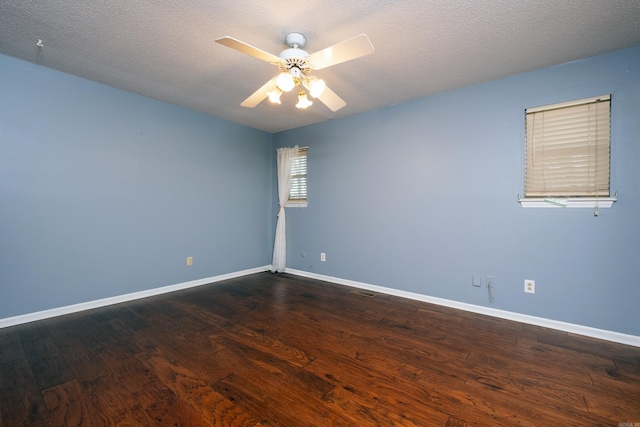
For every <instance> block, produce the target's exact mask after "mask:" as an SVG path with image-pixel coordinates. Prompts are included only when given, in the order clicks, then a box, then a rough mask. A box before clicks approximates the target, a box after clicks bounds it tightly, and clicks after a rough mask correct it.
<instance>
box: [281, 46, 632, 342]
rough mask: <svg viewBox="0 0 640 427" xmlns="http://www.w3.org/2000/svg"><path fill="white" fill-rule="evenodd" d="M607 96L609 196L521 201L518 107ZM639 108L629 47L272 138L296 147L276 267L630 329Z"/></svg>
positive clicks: (521, 122) (628, 331) (521, 135)
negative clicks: (298, 160)
mask: <svg viewBox="0 0 640 427" xmlns="http://www.w3.org/2000/svg"><path fill="white" fill-rule="evenodd" d="M607 93H610V94H612V112H611V115H612V137H611V138H612V153H611V155H612V171H611V189H612V193H613V192H616V191H618V192H619V200H618V201H617V202H616V203H614V206H613V208H611V209H601V210H600V215H599V216H598V217H594V211H593V210H592V209H562V208H554V209H524V208H522V207H521V206H520V204H519V203H518V202H517V197H518V194H519V193H520V194H522V192H523V165H524V110H525V108H527V107H535V106H540V105H546V104H552V103H557V102H563V101H569V100H573V99H580V98H586V97H590V96H596V95H602V94H607ZM639 114H640V47H637V48H632V49H628V50H623V51H619V52H615V53H612V54H608V55H603V56H599V57H595V58H590V59H587V60H583V61H577V62H572V63H568V64H564V65H561V66H557V67H553V68H549V69H544V70H539V71H535V72H531V73H526V74H522V75H518V76H514V77H511V78H507V79H501V80H497V81H492V82H488V83H485V84H481V85H477V86H473V87H468V88H464V89H460V90H457V91H452V92H448V93H442V94H438V95H435V96H430V97H427V98H423V99H418V100H414V101H411V102H406V103H403V104H399V105H395V106H392V107H388V108H384V109H379V110H375V111H370V112H366V113H363V114H358V115H355V116H350V117H347V118H344V119H340V120H334V121H330V122H325V123H321V124H317V125H313V126H308V127H305V128H300V129H295V130H292V131H287V132H282V133H279V134H276V135H275V136H274V141H275V146H276V147H280V146H293V145H295V144H296V143H298V142H299V141H304V145H308V146H309V154H308V155H309V159H308V162H309V174H308V180H309V182H308V189H309V206H308V207H307V208H302V209H299V208H291V209H288V210H287V223H288V224H287V227H288V229H287V234H288V239H287V245H288V254H287V256H288V260H287V266H288V267H290V268H293V269H296V270H301V271H306V272H310V273H316V274H321V275H325V276H329V277H336V278H341V279H346V280H354V281H358V282H363V283H368V284H372V285H379V286H383V287H386V288H393V289H398V290H402V291H408V292H413V293H417V294H421V295H428V296H432V297H439V298H444V299H448V300H453V301H457V302H462V303H469V304H474V305H478V306H487V307H493V308H496V309H500V310H505V311H510V312H515V313H520V314H525V315H530V316H536V317H540V318H546V319H551V320H556V321H562V322H568V323H573V324H578V325H583V326H589V327H594V328H599V329H604V330H609V331H615V332H620V333H624V334H631V335H636V336H640V306H639V301H640V285H639V284H640V279H639V278H638V274H637V272H638V267H637V266H638V263H639V262H640V167H639V165H640V120H638V118H639V117H640V116H639ZM320 252H325V253H326V254H327V260H326V262H320ZM474 274H480V275H482V276H494V278H495V290H494V294H495V300H494V301H493V302H490V301H489V297H488V292H487V289H486V287H485V288H476V287H473V286H472V285H471V282H472V275H474ZM524 279H533V280H535V281H536V293H535V294H534V295H531V294H525V293H524V292H523V281H524Z"/></svg>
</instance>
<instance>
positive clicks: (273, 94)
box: [267, 87, 282, 104]
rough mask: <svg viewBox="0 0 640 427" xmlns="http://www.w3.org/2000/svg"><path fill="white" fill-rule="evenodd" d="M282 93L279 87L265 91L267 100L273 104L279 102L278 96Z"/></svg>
mask: <svg viewBox="0 0 640 427" xmlns="http://www.w3.org/2000/svg"><path fill="white" fill-rule="evenodd" d="M281 95H282V91H281V90H280V88H277V87H276V88H274V89H273V90H272V91H270V92H267V96H268V97H269V101H271V102H272V103H274V104H280V103H281V102H280V96H281Z"/></svg>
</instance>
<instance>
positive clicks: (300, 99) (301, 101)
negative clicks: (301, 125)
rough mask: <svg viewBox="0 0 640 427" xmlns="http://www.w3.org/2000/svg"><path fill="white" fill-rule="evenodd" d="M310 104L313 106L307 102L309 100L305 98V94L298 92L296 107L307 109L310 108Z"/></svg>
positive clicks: (311, 102) (310, 102)
mask: <svg viewBox="0 0 640 427" xmlns="http://www.w3.org/2000/svg"><path fill="white" fill-rule="evenodd" d="M311 104H313V101H309V99H308V98H307V93H306V92H305V91H303V90H301V91H300V92H298V103H297V104H296V107H298V108H307V107H309V106H311Z"/></svg>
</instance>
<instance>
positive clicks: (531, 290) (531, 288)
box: [524, 279, 536, 294]
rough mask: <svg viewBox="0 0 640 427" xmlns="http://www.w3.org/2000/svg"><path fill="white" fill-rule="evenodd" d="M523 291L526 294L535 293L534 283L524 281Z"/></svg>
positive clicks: (532, 281)
mask: <svg viewBox="0 0 640 427" xmlns="http://www.w3.org/2000/svg"><path fill="white" fill-rule="evenodd" d="M524 291H525V292H526V293H528V294H535V293H536V281H535V280H528V279H524Z"/></svg>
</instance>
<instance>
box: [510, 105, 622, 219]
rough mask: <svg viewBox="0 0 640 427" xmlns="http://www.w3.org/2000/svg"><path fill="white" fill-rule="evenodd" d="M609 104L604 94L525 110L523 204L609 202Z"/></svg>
mask: <svg viewBox="0 0 640 427" xmlns="http://www.w3.org/2000/svg"><path fill="white" fill-rule="evenodd" d="M610 104H611V96H610V95H604V96H599V97H595V98H588V99H581V100H577V101H572V102H565V103H562V104H554V105H547V106H544V107H538V108H528V109H527V110H526V111H525V127H526V136H525V138H526V139H525V182H524V193H525V198H524V199H520V202H521V203H522V205H523V206H525V207H550V206H561V207H596V206H600V207H610V206H611V204H610V203H609V204H608V206H607V201H611V202H612V201H613V200H614V199H610V198H609V196H610V190H609V169H610ZM602 198H604V199H602ZM527 202H536V203H538V204H536V205H533V204H530V203H527ZM600 202H604V204H600Z"/></svg>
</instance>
